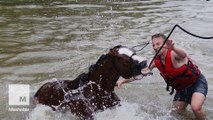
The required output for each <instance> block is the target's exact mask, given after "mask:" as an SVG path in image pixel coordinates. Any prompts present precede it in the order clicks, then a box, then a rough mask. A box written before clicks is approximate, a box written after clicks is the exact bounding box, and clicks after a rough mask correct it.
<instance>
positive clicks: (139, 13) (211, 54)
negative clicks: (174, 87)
mask: <svg viewBox="0 0 213 120" xmlns="http://www.w3.org/2000/svg"><path fill="white" fill-rule="evenodd" d="M212 8H213V0H209V1H206V0H196V1H194V0H0V88H1V90H0V119H1V120H76V117H75V116H73V115H72V114H70V112H66V113H60V112H54V111H52V110H51V109H50V108H49V107H47V106H44V105H37V106H34V105H33V104H32V101H31V98H32V97H33V95H34V94H35V92H36V91H37V90H38V89H39V87H40V86H41V85H43V84H44V83H46V82H48V81H55V80H56V79H69V80H73V79H74V78H76V77H77V76H78V75H79V74H81V73H83V72H87V71H88V67H89V66H90V65H92V64H94V63H95V62H96V61H97V60H98V58H99V56H101V55H102V54H104V53H106V52H107V51H108V50H109V48H112V47H114V46H116V45H126V46H128V47H133V46H135V45H138V44H142V43H144V42H147V41H149V40H150V39H151V35H153V34H155V33H164V34H165V35H168V34H169V32H170V31H171V29H172V28H173V26H174V25H175V24H178V25H180V26H182V27H183V28H185V29H186V30H188V31H190V32H192V33H194V34H197V35H200V36H206V37H208V36H213V9H212ZM171 39H172V40H173V41H174V43H175V45H177V46H179V47H181V48H183V49H184V50H185V51H186V52H187V54H188V55H189V56H190V57H191V58H192V59H194V60H195V61H196V63H197V64H198V65H199V67H200V69H201V71H202V73H203V74H204V75H205V77H206V78H207V81H208V87H209V91H208V94H207V98H206V101H205V103H204V106H203V109H204V110H205V111H206V114H207V120H212V119H213V102H212V101H213V47H212V46H213V39H209V40H204V39H200V38H196V37H193V36H191V35H188V34H186V33H185V32H183V31H181V30H180V29H178V28H177V29H175V31H174V32H173V33H172V35H171ZM142 46H143V45H141V47H142ZM141 47H139V49H140V48H141ZM154 54H155V52H154V50H153V49H152V45H148V46H147V47H146V48H145V49H143V50H142V51H140V52H138V55H140V56H143V57H147V58H148V60H149V61H150V60H151V59H152V57H153V56H154ZM153 73H154V75H153V76H148V77H144V78H143V79H142V80H139V81H135V82H132V83H130V84H125V85H123V86H122V88H120V89H117V88H115V91H116V93H117V95H118V96H119V97H120V99H121V106H119V107H116V108H114V109H112V110H110V109H107V110H105V111H104V112H100V113H95V114H94V116H95V118H96V119H97V120H194V119H195V118H194V115H193V113H192V111H191V109H190V106H188V110H187V111H186V112H185V113H184V114H183V115H175V114H172V113H171V111H172V100H173V95H172V96H171V95H169V93H168V92H167V91H166V90H165V87H166V84H165V82H164V80H163V78H162V77H161V76H160V75H159V71H157V70H153ZM120 79H122V78H120ZM13 84H15V85H16V84H19V85H23V84H24V85H28V86H29V92H30V96H29V97H30V101H29V104H30V105H25V106H22V107H21V108H20V109H19V110H17V109H16V107H17V106H11V105H9V100H10V99H9V85H13ZM24 100H25V98H22V101H24ZM14 109H15V110H14Z"/></svg>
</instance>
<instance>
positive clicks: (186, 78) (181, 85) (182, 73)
mask: <svg viewBox="0 0 213 120" xmlns="http://www.w3.org/2000/svg"><path fill="white" fill-rule="evenodd" d="M187 58H188V57H187ZM155 65H156V67H157V68H158V69H159V71H160V74H161V75H162V77H163V78H164V80H165V81H166V83H167V87H168V86H172V88H174V89H175V90H176V91H182V90H184V89H186V88H187V87H190V86H191V85H192V84H193V83H195V82H196V80H197V78H198V77H199V76H200V74H201V73H200V70H199V69H198V67H197V66H196V65H194V64H192V62H191V60H190V59H189V58H188V63H187V64H184V65H182V66H181V67H179V68H174V67H173V64H172V60H171V49H168V51H167V54H166V59H165V65H164V64H163V63H162V61H161V60H160V59H159V58H158V57H156V58H155ZM167 89H168V88H167ZM170 94H172V93H170Z"/></svg>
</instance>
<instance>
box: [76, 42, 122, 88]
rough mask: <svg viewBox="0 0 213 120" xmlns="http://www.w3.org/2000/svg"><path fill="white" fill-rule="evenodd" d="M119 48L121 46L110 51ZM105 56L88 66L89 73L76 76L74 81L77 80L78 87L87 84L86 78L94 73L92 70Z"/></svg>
mask: <svg viewBox="0 0 213 120" xmlns="http://www.w3.org/2000/svg"><path fill="white" fill-rule="evenodd" d="M120 47H122V46H121V45H117V46H115V47H113V48H111V49H110V50H113V49H117V48H120ZM106 56H107V55H101V56H100V57H99V59H98V60H97V62H96V63H95V64H93V65H90V67H89V71H88V72H87V73H81V74H80V75H78V77H77V78H76V79H75V80H78V81H79V84H80V85H83V84H86V83H88V82H89V79H88V78H89V76H90V74H91V73H92V72H93V71H94V69H95V68H96V67H97V66H99V65H101V62H102V61H103V60H104V59H105V58H106Z"/></svg>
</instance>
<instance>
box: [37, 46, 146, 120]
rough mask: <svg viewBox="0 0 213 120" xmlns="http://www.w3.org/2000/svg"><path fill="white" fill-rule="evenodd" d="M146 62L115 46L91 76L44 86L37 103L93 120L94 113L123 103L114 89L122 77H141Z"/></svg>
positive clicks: (101, 59) (91, 72) (84, 74)
mask: <svg viewBox="0 0 213 120" xmlns="http://www.w3.org/2000/svg"><path fill="white" fill-rule="evenodd" d="M146 67H147V61H146V60H145V59H142V58H141V57H139V56H137V55H136V54H135V52H134V51H133V50H131V49H129V48H127V47H124V46H116V47H114V48H112V49H110V51H109V53H107V54H104V55H102V56H101V57H100V58H99V60H98V61H97V62H96V64H94V65H91V66H90V68H89V72H88V73H83V74H81V75H79V76H78V77H77V78H76V79H74V80H57V81H54V82H48V83H46V84H44V85H43V86H41V88H40V89H39V90H38V91H37V92H36V94H35V96H34V99H35V101H36V103H40V104H44V105H48V106H50V107H51V108H52V109H53V110H57V111H65V110H71V112H72V113H73V114H75V115H76V116H78V117H79V118H80V119H83V120H85V119H94V118H93V115H92V114H93V113H94V112H97V111H103V110H104V109H106V108H110V107H113V106H115V105H118V104H119V103H120V100H119V98H118V96H117V95H116V94H115V92H114V87H115V85H116V82H117V80H118V79H119V77H120V76H122V77H123V78H125V79H129V78H131V77H135V76H136V75H139V74H140V73H141V72H140V71H141V70H142V69H144V68H146Z"/></svg>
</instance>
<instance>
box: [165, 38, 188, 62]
mask: <svg viewBox="0 0 213 120" xmlns="http://www.w3.org/2000/svg"><path fill="white" fill-rule="evenodd" d="M174 45H175V44H174V43H173V42H172V40H168V41H167V43H166V48H169V49H172V50H173V51H174V54H173V55H174V57H175V59H177V60H183V59H184V58H186V56H187V54H186V53H185V51H184V50H182V49H180V48H177V47H176V46H174Z"/></svg>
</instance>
